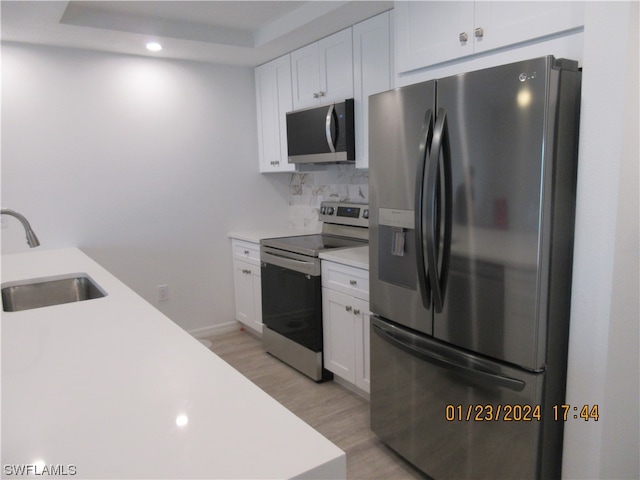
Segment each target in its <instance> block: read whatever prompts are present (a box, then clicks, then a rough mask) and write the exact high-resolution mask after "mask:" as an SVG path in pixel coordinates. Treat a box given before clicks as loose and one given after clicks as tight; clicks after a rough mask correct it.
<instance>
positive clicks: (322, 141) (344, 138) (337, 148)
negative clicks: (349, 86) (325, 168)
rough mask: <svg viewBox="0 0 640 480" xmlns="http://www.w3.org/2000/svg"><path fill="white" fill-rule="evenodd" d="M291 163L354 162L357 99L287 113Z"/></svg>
mask: <svg viewBox="0 0 640 480" xmlns="http://www.w3.org/2000/svg"><path fill="white" fill-rule="evenodd" d="M287 148H288V156H289V163H353V162H354V161H355V159H356V148H355V134H354V124H353V99H352V98H351V99H348V100H345V101H344V102H337V103H332V104H330V105H323V106H322V107H312V108H305V109H303V110H296V111H293V112H289V113H287Z"/></svg>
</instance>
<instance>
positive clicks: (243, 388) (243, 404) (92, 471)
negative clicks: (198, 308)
mask: <svg viewBox="0 0 640 480" xmlns="http://www.w3.org/2000/svg"><path fill="white" fill-rule="evenodd" d="M71 272H73V273H77V272H85V273H88V274H89V276H90V277H91V278H93V279H94V280H95V282H96V283H98V284H99V285H100V286H101V287H102V288H103V289H104V290H105V291H106V292H107V293H108V296H106V297H104V298H100V299H94V300H88V301H84V302H78V303H70V304H65V305H58V306H53V307H45V308H40V309H33V310H26V311H22V312H3V313H2V324H1V325H2V464H3V473H4V474H6V471H4V469H5V468H6V467H5V466H6V465H26V464H28V465H33V464H34V462H43V464H44V465H47V466H50V465H54V466H58V465H63V466H67V467H68V466H73V467H74V468H75V471H76V475H75V478H181V479H188V478H226V479H235V478H243V479H251V478H291V477H296V476H300V477H301V478H345V477H346V457H345V454H344V452H343V451H342V450H340V449H339V448H338V447H336V446H335V445H334V444H332V443H331V442H329V441H328V440H327V439H326V438H324V437H323V436H322V435H320V434H319V433H318V432H316V431H315V430H313V429H312V428H311V427H310V426H308V425H307V424H305V423H304V422H303V421H302V420H300V419H299V418H298V417H296V416H295V415H293V414H292V413H291V412H289V411H288V410H286V409H285V408H284V407H283V406H281V405H280V404H279V403H277V402H276V401H275V400H274V399H272V398H271V397H270V396H268V395H267V394H266V393H264V392H263V391H262V390H261V389H259V388H258V387H257V386H255V385H254V384H253V383H251V382H250V381H249V380H247V379H246V378H245V377H243V376H242V375H241V374H240V373H238V372H237V371H235V370H234V369H233V368H232V367H230V366H229V365H228V364H227V363H225V362H224V361H223V360H222V359H220V358H219V357H218V356H216V355H215V354H214V353H212V352H211V351H210V350H208V349H207V348H205V347H204V346H203V345H201V344H200V343H199V342H198V341H197V340H196V339H194V338H193V337H191V336H190V335H189V334H188V333H187V332H185V331H184V330H182V329H181V328H180V327H178V326H177V325H176V324H175V323H173V322H172V321H171V320H170V319H168V318H167V317H165V316H164V315H163V314H162V313H160V312H159V311H157V310H156V309H155V308H153V307H152V306H151V305H149V304H148V303H146V302H145V301H144V300H143V299H141V298H140V297H139V296H138V295H137V294H135V293H134V292H133V291H132V290H130V289H129V288H128V287H126V286H125V285H124V284H123V283H122V282H120V281H119V280H118V279H116V278H115V277H114V276H112V275H111V274H109V273H108V272H107V271H106V270H105V269H103V268H102V267H100V266H99V265H98V264H97V263H95V262H94V261H93V260H91V259H90V258H89V257H87V256H86V255H85V254H83V253H82V252H81V251H80V250H78V249H63V250H49V251H46V250H40V251H38V250H34V251H32V252H28V253H20V254H13V255H4V256H2V281H3V283H4V282H9V281H18V280H23V279H32V278H38V277H45V276H50V275H59V274H64V273H71ZM185 418H187V419H188V423H186V425H184V426H179V425H178V424H177V423H178V422H177V419H185ZM67 471H68V470H67ZM40 472H41V470H40ZM32 477H33V478H42V475H32ZM21 478H29V477H21Z"/></svg>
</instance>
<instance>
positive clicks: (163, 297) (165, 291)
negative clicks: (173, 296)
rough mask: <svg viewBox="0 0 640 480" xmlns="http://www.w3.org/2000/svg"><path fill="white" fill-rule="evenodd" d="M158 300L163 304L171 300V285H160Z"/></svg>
mask: <svg viewBox="0 0 640 480" xmlns="http://www.w3.org/2000/svg"><path fill="white" fill-rule="evenodd" d="M158 300H160V301H161V302H166V301H167V300H169V285H158Z"/></svg>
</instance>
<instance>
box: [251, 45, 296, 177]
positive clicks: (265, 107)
mask: <svg viewBox="0 0 640 480" xmlns="http://www.w3.org/2000/svg"><path fill="white" fill-rule="evenodd" d="M255 79H256V110H257V115H258V154H259V157H260V171H261V172H290V171H294V170H295V165H294V164H289V162H288V159H287V123H286V113H287V112H289V111H291V110H292V109H293V97H292V89H291V61H290V56H289V55H284V56H283V57H280V58H277V59H276V60H273V61H271V62H269V63H265V64H264V65H261V66H259V67H257V68H256V69H255Z"/></svg>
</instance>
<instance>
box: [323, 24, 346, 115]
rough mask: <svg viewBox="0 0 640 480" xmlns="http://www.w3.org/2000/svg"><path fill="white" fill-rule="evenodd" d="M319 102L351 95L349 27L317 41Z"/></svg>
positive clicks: (339, 99)
mask: <svg viewBox="0 0 640 480" xmlns="http://www.w3.org/2000/svg"><path fill="white" fill-rule="evenodd" d="M318 57H319V60H320V65H319V73H320V92H319V94H320V95H319V97H320V98H319V100H320V103H328V102H334V101H342V100H344V99H346V98H352V97H353V45H352V39H351V28H347V29H346V30H342V31H340V32H338V33H335V34H333V35H331V36H329V37H327V38H323V39H322V40H320V41H319V42H318Z"/></svg>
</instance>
